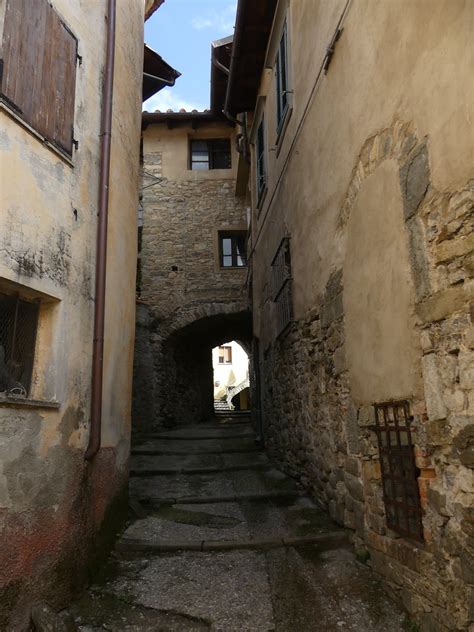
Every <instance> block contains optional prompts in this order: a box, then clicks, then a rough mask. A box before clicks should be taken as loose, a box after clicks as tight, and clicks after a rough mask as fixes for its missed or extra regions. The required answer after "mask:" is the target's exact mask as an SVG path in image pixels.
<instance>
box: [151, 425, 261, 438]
mask: <svg viewBox="0 0 474 632" xmlns="http://www.w3.org/2000/svg"><path fill="white" fill-rule="evenodd" d="M142 437H143V439H144V440H146V441H148V440H150V439H160V440H161V439H163V440H164V441H215V440H216V439H218V440H219V441H222V440H225V441H228V440H229V439H253V440H255V433H253V432H248V430H247V429H245V432H238V433H235V432H234V433H230V432H228V431H227V430H222V429H220V428H219V429H218V431H217V430H216V432H209V430H207V431H206V433H205V434H186V433H184V432H183V433H182V434H179V433H176V432H175V433H173V434H171V433H167V432H166V433H165V432H153V433H150V434H146V435H142Z"/></svg>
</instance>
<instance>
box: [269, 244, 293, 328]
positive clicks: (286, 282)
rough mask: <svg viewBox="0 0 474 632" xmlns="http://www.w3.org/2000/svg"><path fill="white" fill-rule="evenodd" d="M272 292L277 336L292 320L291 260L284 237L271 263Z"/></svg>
mask: <svg viewBox="0 0 474 632" xmlns="http://www.w3.org/2000/svg"><path fill="white" fill-rule="evenodd" d="M271 270H272V291H273V301H274V303H275V307H276V328H277V331H276V333H277V336H278V335H279V334H280V333H281V332H282V331H283V330H284V329H285V327H286V326H287V325H288V323H289V322H290V321H291V320H292V318H293V301H292V297H291V259H290V240H289V239H288V237H285V238H284V239H282V241H281V242H280V245H279V247H278V250H277V252H276V254H275V256H274V257H273V261H272V267H271Z"/></svg>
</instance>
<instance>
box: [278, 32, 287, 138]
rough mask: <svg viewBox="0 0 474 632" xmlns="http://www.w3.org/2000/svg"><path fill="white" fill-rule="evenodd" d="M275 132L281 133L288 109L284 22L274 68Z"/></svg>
mask: <svg viewBox="0 0 474 632" xmlns="http://www.w3.org/2000/svg"><path fill="white" fill-rule="evenodd" d="M275 81H276V100H277V131H278V133H280V132H281V130H282V128H283V125H284V123H285V119H286V116H287V114H288V111H289V107H290V99H289V96H290V90H289V86H288V27H287V23H286V22H285V24H284V26H283V30H282V34H281V39H280V44H279V46H278V53H277V58H276V68H275Z"/></svg>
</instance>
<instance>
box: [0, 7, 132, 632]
mask: <svg viewBox="0 0 474 632" xmlns="http://www.w3.org/2000/svg"><path fill="white" fill-rule="evenodd" d="M53 5H54V8H55V9H56V10H57V11H58V13H59V14H60V15H61V17H62V18H63V19H64V20H65V22H66V23H67V25H68V26H69V27H70V28H71V30H72V32H73V33H74V34H75V35H76V36H77V38H78V41H79V44H78V53H79V55H81V56H82V63H81V64H80V65H78V66H77V73H76V96H75V121H74V127H75V134H74V135H75V138H77V139H78V140H79V148H78V149H77V150H76V151H75V152H74V155H73V158H72V161H73V163H74V166H73V167H71V166H70V165H69V164H67V163H66V162H65V161H64V160H62V159H61V158H60V157H59V156H58V155H57V154H55V153H54V152H53V151H51V150H50V149H48V148H47V147H46V146H44V145H43V144H42V143H41V142H40V141H39V140H38V139H37V138H35V137H34V136H33V135H32V134H30V133H29V132H28V131H27V130H26V129H25V128H23V127H22V126H21V125H20V124H19V123H18V122H17V121H15V120H14V119H13V118H11V117H10V116H9V115H8V113H7V112H5V111H4V110H0V119H1V127H2V130H1V133H0V150H1V169H0V172H1V181H0V188H1V191H2V213H1V215H0V280H1V283H3V284H6V285H8V283H11V282H13V283H16V284H17V287H19V288H20V292H22V293H24V294H25V296H29V295H36V296H41V298H42V303H41V308H40V318H39V331H38V339H37V348H36V353H35V366H34V371H33V378H32V391H31V397H33V398H35V399H43V400H55V401H57V402H59V408H58V409H46V408H36V409H31V408H25V407H21V408H19V407H15V406H8V407H7V406H4V405H0V455H1V458H0V463H1V465H0V529H1V546H0V550H1V553H0V569H1V572H0V584H2V591H1V592H0V627H1V628H2V629H15V630H23V629H26V625H27V619H28V613H29V605H30V604H31V603H32V602H33V601H35V600H41V599H46V600H48V601H50V603H51V604H52V605H56V606H59V605H61V603H64V600H65V599H67V597H68V595H69V594H70V591H71V590H73V589H74V588H79V587H80V586H81V584H82V583H83V581H84V579H85V569H86V567H87V564H88V563H89V561H90V559H91V558H90V556H91V552H92V550H91V546H92V542H93V539H94V538H96V541H97V543H98V542H99V541H100V539H97V533H98V532H99V531H100V529H101V527H102V525H103V523H104V519H105V518H106V516H107V515H109V514H110V513H111V509H110V508H111V506H112V504H113V502H114V499H117V498H119V497H121V496H122V495H123V491H124V486H125V483H126V478H127V463H128V453H129V432H130V409H131V371H132V359H133V340H134V319H135V304H134V288H135V264H136V205H137V200H138V164H139V134H140V118H141V107H140V105H141V99H140V97H141V68H142V63H143V12H144V3H143V2H141V1H137V2H134V3H127V4H126V5H125V4H123V3H118V8H117V40H116V64H115V81H114V103H113V125H112V159H111V181H110V207H109V236H108V253H107V265H108V277H107V295H106V327H105V328H106V334H105V353H104V398H103V430H102V446H103V449H102V450H101V452H100V453H99V455H98V456H97V457H96V459H95V460H94V461H93V463H92V464H87V463H86V462H85V461H84V458H83V456H84V451H85V448H86V445H87V442H88V434H89V406H90V401H89V398H90V379H91V355H92V338H93V313H94V275H95V242H96V229H97V221H96V217H97V198H98V170H99V130H100V115H101V114H100V113H101V95H102V75H103V68H104V58H105V37H106V20H105V15H104V6H105V5H104V4H103V3H87V7H86V6H85V4H84V3H70V2H67V1H65V0H55V1H54V2H53ZM94 555H96V553H94ZM7 621H8V623H7Z"/></svg>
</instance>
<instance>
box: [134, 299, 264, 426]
mask: <svg viewBox="0 0 474 632" xmlns="http://www.w3.org/2000/svg"><path fill="white" fill-rule="evenodd" d="M176 322H178V321H177V320H176ZM160 329H161V331H160ZM147 332H148V333H147V334H146V335H147V336H148V339H149V344H148V346H147V345H146V344H142V345H141V349H142V356H141V357H140V358H137V362H138V364H137V367H136V371H135V399H136V400H137V401H141V402H143V401H145V400H146V401H147V405H146V406H143V405H142V406H140V407H138V408H136V410H135V421H136V424H135V426H136V428H137V429H139V430H141V431H145V432H146V431H150V430H154V429H157V428H159V427H160V426H168V427H170V426H175V425H179V424H189V423H195V422H200V421H203V420H206V419H209V418H210V417H211V416H212V415H213V414H214V392H213V370H212V349H213V348H214V347H216V346H219V345H222V344H223V343H225V342H227V341H229V340H238V341H239V343H240V344H242V345H243V346H244V347H245V348H246V349H250V348H251V337H252V319H251V313H250V312H249V311H248V310H242V311H237V312H230V313H213V314H211V315H207V316H202V315H199V317H197V318H196V319H195V320H192V319H190V318H187V322H186V324H184V325H182V326H178V327H169V328H167V331H166V333H165V331H164V328H163V327H161V328H159V327H157V328H154V327H153V323H150V324H149V326H148V327H147ZM142 336H143V332H142ZM147 355H148V356H149V357H148V361H145V358H146V356H147ZM139 365H143V366H144V371H140V368H139ZM148 391H149V392H148Z"/></svg>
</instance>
